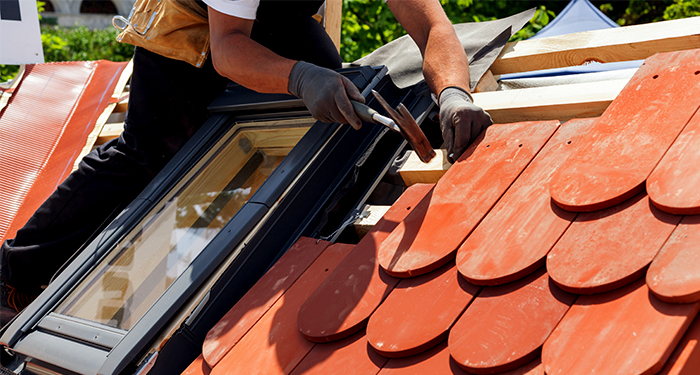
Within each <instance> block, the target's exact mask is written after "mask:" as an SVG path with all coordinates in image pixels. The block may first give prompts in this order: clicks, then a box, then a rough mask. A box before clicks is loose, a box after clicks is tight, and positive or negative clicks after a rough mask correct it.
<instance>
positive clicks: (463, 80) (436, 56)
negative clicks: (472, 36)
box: [386, 0, 469, 94]
mask: <svg viewBox="0 0 700 375" xmlns="http://www.w3.org/2000/svg"><path fill="white" fill-rule="evenodd" d="M386 4H387V6H389V9H391V12H392V13H393V14H394V16H395V17H396V19H397V20H398V21H399V23H400V24H401V26H403V28H404V29H405V30H406V32H407V33H408V35H410V36H411V38H412V39H413V41H415V42H416V44H417V45H418V48H419V49H420V52H421V54H422V55H423V76H424V77H425V81H426V82H427V83H428V86H430V88H431V90H432V91H433V92H434V93H436V94H439V93H441V92H442V90H444V89H445V88H446V87H450V86H456V87H460V88H462V89H464V90H467V91H469V60H468V59H467V54H466V53H465V52H464V48H462V44H461V43H460V42H459V39H458V38H457V34H456V33H455V30H454V27H453V26H452V23H450V20H449V19H448V18H447V15H445V12H444V11H443V9H442V6H441V5H440V3H439V2H438V1H437V0H387V2H386Z"/></svg>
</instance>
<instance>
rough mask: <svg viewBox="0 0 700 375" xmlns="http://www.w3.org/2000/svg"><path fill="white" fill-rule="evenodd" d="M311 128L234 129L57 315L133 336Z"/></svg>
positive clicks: (288, 124) (295, 124)
mask: <svg viewBox="0 0 700 375" xmlns="http://www.w3.org/2000/svg"><path fill="white" fill-rule="evenodd" d="M312 124H313V122H312V121H311V120H308V119H304V120H303V121H301V120H288V121H284V122H282V123H280V122H275V123H257V124H256V125H248V126H240V127H239V126H237V127H234V129H232V130H231V131H229V133H228V134H227V135H226V136H225V137H223V138H222V139H221V140H220V141H219V142H218V143H217V145H216V146H215V147H213V148H212V149H211V150H210V151H209V153H208V154H207V155H206V156H205V157H203V158H202V160H200V161H199V162H198V164H197V165H196V166H195V167H194V168H192V169H191V170H190V171H189V172H188V173H187V175H186V176H185V177H184V178H183V179H182V180H180V182H179V183H178V184H177V185H176V186H175V187H174V188H173V189H172V190H171V191H170V193H169V194H168V195H167V196H166V197H165V198H164V199H163V200H162V201H161V202H159V203H158V204H157V205H156V206H155V208H154V209H153V210H152V211H151V212H149V214H148V215H146V217H144V218H143V219H142V220H141V222H140V223H139V225H137V226H136V227H135V228H134V229H133V230H132V231H131V233H129V234H128V235H127V236H126V237H125V238H124V239H123V240H122V241H121V242H120V243H119V244H118V245H117V246H116V247H115V248H114V249H113V250H112V251H111V252H110V253H109V254H108V255H107V256H106V257H105V259H103V260H102V262H101V263H100V264H99V265H98V266H97V267H96V268H95V269H94V270H93V271H92V272H91V274H90V275H88V277H87V278H86V279H85V280H83V281H82V282H81V284H80V285H79V286H78V288H76V289H75V290H74V291H73V292H72V293H71V294H70V295H69V296H68V298H67V299H66V300H64V301H63V303H61V304H60V305H59V306H58V308H57V309H56V312H57V313H59V314H63V315H70V316H73V317H76V318H81V319H87V320H91V321H94V322H98V323H102V324H106V325H109V326H112V327H115V328H120V329H125V330H128V329H131V327H133V326H134V324H135V323H136V322H137V321H138V320H139V319H140V318H141V316H143V314H144V313H145V312H146V311H147V310H148V309H149V308H150V307H151V306H152V305H153V303H155V301H156V300H157V299H158V298H159V297H160V296H161V295H162V294H163V292H165V290H166V289H167V288H168V287H169V286H170V285H171V284H172V283H173V282H174V281H175V280H176V279H177V278H178V277H179V276H180V275H181V274H182V273H183V272H184V271H185V269H186V268H187V266H188V265H189V264H190V262H192V260H193V259H195V258H196V257H197V255H199V253H200V252H201V251H202V249H204V247H206V245H207V244H208V243H209V242H210V241H211V240H212V239H213V238H214V237H215V236H216V235H217V234H218V233H219V231H220V230H221V229H222V228H223V227H224V225H225V224H226V223H227V222H228V221H229V220H231V218H232V217H233V216H234V215H235V214H236V212H237V211H238V210H239V209H240V208H241V207H242V206H243V204H245V203H246V202H247V201H248V199H250V197H251V196H252V195H253V193H255V191H256V190H257V189H258V188H259V187H260V185H262V183H263V182H264V181H265V179H266V178H267V176H269V175H270V174H271V173H272V171H273V170H274V169H275V168H276V167H277V166H278V165H279V164H280V162H282V160H283V159H284V157H285V156H286V155H287V154H288V153H289V151H291V149H292V147H294V145H295V144H296V143H297V142H298V141H299V140H300V139H301V137H302V136H303V135H304V134H305V133H306V131H307V130H308V129H309V127H310V126H311V125H312Z"/></svg>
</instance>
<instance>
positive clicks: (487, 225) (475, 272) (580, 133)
mask: <svg viewBox="0 0 700 375" xmlns="http://www.w3.org/2000/svg"><path fill="white" fill-rule="evenodd" d="M594 123H595V119H579V120H572V121H569V122H567V123H565V124H564V125H562V126H561V127H560V128H559V129H558V130H557V132H556V133H555V134H554V135H553V136H552V138H551V139H550V140H549V141H548V142H547V145H545V147H543V148H542V151H540V153H539V154H537V157H535V159H534V160H533V161H532V163H530V165H529V166H528V167H527V169H526V170H525V171H524V172H523V173H522V175H520V177H518V179H517V180H516V181H515V182H514V183H513V186H511V187H510V188H509V189H508V191H507V192H506V193H505V194H503V197H502V198H501V200H499V201H498V203H497V204H496V206H495V207H494V208H493V209H492V210H491V211H490V212H489V214H488V215H487V216H486V218H484V221H483V222H482V223H481V224H480V225H479V226H478V227H477V228H476V229H475V230H474V232H472V233H471V234H470V235H469V237H467V239H466V241H464V243H463V244H462V246H461V247H460V248H459V250H458V251H457V267H458V269H459V272H460V273H461V274H462V276H464V277H465V278H466V279H467V280H469V281H470V282H472V283H474V284H479V285H494V284H504V283H507V282H511V281H515V280H517V279H519V278H521V277H523V276H525V275H528V274H530V273H532V272H533V271H534V270H536V269H537V268H539V267H541V266H543V265H544V259H545V256H546V255H547V253H548V252H549V249H551V248H552V246H554V244H555V243H556V242H557V240H558V239H559V237H560V236H561V235H562V233H564V231H565V230H566V228H568V226H569V224H571V221H572V220H573V219H574V218H575V217H576V214H575V213H572V212H567V211H564V210H562V209H560V208H559V207H557V206H554V205H552V198H551V197H550V196H549V190H548V189H547V187H548V184H549V180H550V178H551V176H552V174H553V173H554V171H556V170H557V168H558V167H559V166H560V165H561V164H562V163H563V162H564V161H565V160H566V159H567V158H568V157H569V155H570V154H571V153H572V151H574V150H575V148H576V147H578V145H579V144H585V142H583V140H584V139H585V137H586V133H587V132H588V131H589V130H590V128H591V127H592V125H593V124H594ZM494 249H498V251H494Z"/></svg>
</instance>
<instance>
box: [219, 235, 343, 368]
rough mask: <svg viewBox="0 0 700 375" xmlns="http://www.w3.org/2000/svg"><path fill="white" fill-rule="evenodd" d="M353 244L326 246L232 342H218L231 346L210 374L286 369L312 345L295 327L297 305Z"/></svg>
mask: <svg viewBox="0 0 700 375" xmlns="http://www.w3.org/2000/svg"><path fill="white" fill-rule="evenodd" d="M353 247H354V246H353V245H345V244H335V245H332V246H330V247H328V248H327V249H326V251H324V252H323V254H321V256H319V257H318V259H316V261H314V262H313V263H312V264H311V266H309V268H308V269H307V270H306V272H304V274H303V275H302V276H301V277H299V279H297V280H296V281H295V282H294V284H292V286H291V287H289V289H288V290H287V291H286V293H284V296H282V297H281V298H279V299H278V300H277V301H276V302H275V303H274V304H273V305H272V306H271V307H270V309H269V310H267V311H266V312H265V314H264V315H263V316H262V317H261V318H260V320H258V321H257V322H256V323H255V325H253V326H252V327H251V329H250V330H249V331H248V332H247V333H246V334H245V336H243V337H242V338H241V339H240V340H239V341H237V342H235V343H233V342H227V341H225V340H224V341H223V342H221V343H220V344H221V345H225V346H230V347H231V349H230V350H229V351H228V352H227V353H226V355H225V356H224V357H223V358H222V359H221V361H219V363H217V364H216V366H214V367H213V368H212V372H211V373H212V375H216V374H245V375H249V374H280V373H285V374H288V373H290V372H291V371H292V370H293V369H294V368H295V367H296V366H297V365H298V364H299V362H301V360H302V359H303V358H304V357H305V356H306V355H307V354H308V353H309V351H311V349H312V348H313V346H314V344H313V343H312V342H310V341H308V340H306V339H305V338H304V336H302V335H301V333H300V332H299V328H298V327H297V324H296V322H297V314H298V313H299V307H301V304H302V303H304V301H306V299H307V298H308V297H309V296H310V295H311V293H313V292H314V290H316V288H318V286H319V285H321V283H322V282H323V280H325V278H326V276H327V275H328V274H329V273H330V272H332V271H333V269H334V268H335V267H336V266H337V265H338V263H340V261H341V260H343V258H344V257H345V256H346V255H347V254H348V253H349V252H350V250H352V248H353Z"/></svg>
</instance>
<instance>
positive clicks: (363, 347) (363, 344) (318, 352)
mask: <svg viewBox="0 0 700 375" xmlns="http://www.w3.org/2000/svg"><path fill="white" fill-rule="evenodd" d="M388 360H389V359H388V358H386V357H382V356H381V355H379V354H377V352H375V351H374V350H372V349H370V347H369V345H368V344H367V338H366V337H365V331H364V330H361V331H360V332H357V333H355V334H353V335H352V336H349V337H346V338H344V339H342V340H338V341H333V342H330V343H326V344H317V345H316V346H315V347H314V348H313V349H312V350H311V352H309V355H307V356H306V357H305V358H304V360H303V361H302V362H301V363H300V364H299V366H297V368H295V369H294V371H293V372H292V375H295V374H305V375H313V374H318V375H336V374H337V375H346V374H348V373H351V372H352V373H356V374H376V373H377V372H379V370H380V369H381V368H382V367H383V366H384V364H386V362H387V361H388Z"/></svg>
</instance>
